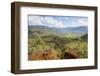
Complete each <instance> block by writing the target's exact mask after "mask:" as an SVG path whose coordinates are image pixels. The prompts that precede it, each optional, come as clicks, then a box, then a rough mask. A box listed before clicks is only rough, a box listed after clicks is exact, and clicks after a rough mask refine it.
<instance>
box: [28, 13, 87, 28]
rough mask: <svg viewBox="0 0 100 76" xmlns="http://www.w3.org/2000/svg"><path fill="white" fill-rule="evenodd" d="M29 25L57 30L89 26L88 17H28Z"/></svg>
mask: <svg viewBox="0 0 100 76" xmlns="http://www.w3.org/2000/svg"><path fill="white" fill-rule="evenodd" d="M28 25H29V26H36V25H39V26H48V27H57V28H65V27H79V26H88V17H81V16H46V15H28Z"/></svg>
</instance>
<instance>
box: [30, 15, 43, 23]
mask: <svg viewBox="0 0 100 76" xmlns="http://www.w3.org/2000/svg"><path fill="white" fill-rule="evenodd" d="M28 20H29V25H42V22H41V18H40V17H39V16H29V19H28Z"/></svg>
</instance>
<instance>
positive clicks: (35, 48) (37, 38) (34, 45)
mask: <svg viewBox="0 0 100 76" xmlns="http://www.w3.org/2000/svg"><path fill="white" fill-rule="evenodd" d="M31 33H32V32H31ZM40 34H42V33H41V31H39V30H38V32H37V31H36V30H35V32H34V33H32V34H31V35H30V36H29V38H28V53H29V54H32V53H36V52H44V53H45V52H47V51H51V50H53V51H55V52H56V54H55V55H56V57H57V59H62V58H63V53H64V52H66V51H67V52H69V53H70V52H73V53H74V51H77V53H78V55H79V56H78V57H77V58H87V57H88V47H87V44H88V43H87V35H85V36H83V37H75V36H74V37H73V36H70V37H66V36H63V37H60V36H57V35H53V34H48V35H47V34H46V35H40ZM70 49H72V50H70Z"/></svg>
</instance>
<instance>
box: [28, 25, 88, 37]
mask: <svg viewBox="0 0 100 76" xmlns="http://www.w3.org/2000/svg"><path fill="white" fill-rule="evenodd" d="M28 30H29V35H32V34H33V35H34V33H37V34H40V35H44V34H45V35H46V34H48V35H49V34H53V35H59V36H65V35H66V36H67V35H76V36H82V35H84V34H87V32H88V27H87V26H78V27H66V28H57V27H48V26H43V25H34V26H32V25H29V26H28Z"/></svg>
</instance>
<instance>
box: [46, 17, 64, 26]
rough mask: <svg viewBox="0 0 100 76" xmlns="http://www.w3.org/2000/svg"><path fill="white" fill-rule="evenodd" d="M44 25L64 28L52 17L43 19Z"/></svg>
mask: <svg viewBox="0 0 100 76" xmlns="http://www.w3.org/2000/svg"><path fill="white" fill-rule="evenodd" d="M45 23H47V25H49V27H64V24H63V22H62V21H60V20H57V19H54V18H53V17H45Z"/></svg>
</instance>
